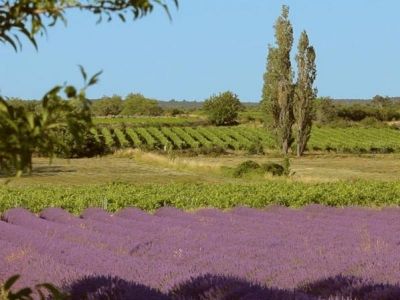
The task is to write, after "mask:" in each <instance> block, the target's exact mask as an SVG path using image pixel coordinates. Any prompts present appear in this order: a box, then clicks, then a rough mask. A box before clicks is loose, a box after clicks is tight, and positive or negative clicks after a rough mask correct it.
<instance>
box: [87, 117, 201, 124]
mask: <svg viewBox="0 0 400 300" xmlns="http://www.w3.org/2000/svg"><path fill="white" fill-rule="evenodd" d="M93 123H94V124H96V125H100V124H103V125H104V124H114V125H115V124H122V123H124V124H126V125H129V126H168V125H170V126H171V125H174V126H191V125H197V124H203V123H204V119H202V118H199V117H196V116H188V117H164V116H161V117H147V116H143V117H142V116H137V117H94V118H93Z"/></svg>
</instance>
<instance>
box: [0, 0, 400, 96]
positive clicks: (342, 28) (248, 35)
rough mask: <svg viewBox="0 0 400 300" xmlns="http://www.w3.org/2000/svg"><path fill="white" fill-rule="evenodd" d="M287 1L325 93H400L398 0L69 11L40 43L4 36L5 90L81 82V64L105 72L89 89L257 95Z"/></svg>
mask: <svg viewBox="0 0 400 300" xmlns="http://www.w3.org/2000/svg"><path fill="white" fill-rule="evenodd" d="M282 4H287V5H289V6H290V19H291V21H292V24H293V27H294V32H295V44H294V51H293V56H294V54H295V50H296V48H297V40H298V37H299V34H300V33H301V31H302V30H304V29H305V30H307V32H308V35H309V38H310V41H311V43H312V44H313V45H314V47H315V49H316V53H317V68H318V76H317V81H316V86H317V88H318V90H319V95H321V96H331V97H334V98H369V97H372V96H374V95H376V94H382V95H388V96H400V19H399V11H400V1H398V0H293V1H278V0H180V8H179V10H178V11H176V10H175V9H172V14H173V22H172V23H171V22H169V20H168V18H167V17H166V15H165V14H164V13H163V12H162V11H161V10H156V11H155V12H154V13H153V14H152V15H150V16H148V17H145V18H144V19H142V20H139V21H135V22H131V21H128V22H127V23H122V22H120V21H119V20H118V19H115V20H114V21H113V22H111V23H102V24H100V25H96V24H95V23H96V18H95V17H94V16H91V15H89V14H85V13H69V14H68V21H69V23H68V25H67V27H64V26H63V25H61V24H60V25H58V26H56V27H55V28H50V29H49V30H48V36H47V37H43V38H40V41H39V51H38V52H37V51H35V49H34V48H33V47H32V46H31V45H29V44H28V42H26V41H24V47H23V50H22V51H21V52H18V53H15V52H14V51H13V50H12V48H11V47H10V46H5V45H2V44H0V61H1V63H0V94H1V95H2V96H15V97H22V98H39V97H41V96H42V95H43V94H44V93H45V92H46V91H47V90H48V89H49V88H50V87H52V86H53V85H55V84H62V83H64V82H68V83H73V84H77V85H79V84H81V77H80V73H79V71H78V68H77V65H78V64H82V65H83V66H84V67H85V68H86V69H87V71H88V72H89V73H94V72H96V71H99V70H103V71H104V73H103V75H102V76H101V81H100V83H99V84H98V85H96V86H95V87H93V88H91V89H90V90H89V92H88V95H89V97H101V96H102V95H112V94H119V95H122V96H125V95H127V94H128V93H130V92H140V93H143V94H144V95H146V96H148V97H154V98H157V99H162V100H169V99H177V100H182V99H186V100H204V99H205V98H207V97H208V96H210V95H211V94H214V93H218V92H221V91H225V90H232V91H233V92H235V93H236V94H238V95H239V97H240V98H241V99H242V100H245V101H249V100H250V101H258V100H259V99H260V95H261V89H262V84H263V80H262V75H263V73H264V71H265V63H266V55H267V46H268V44H271V43H273V42H274V36H273V24H274V22H275V20H276V18H277V17H278V15H279V14H280V10H281V5H282ZM294 67H296V66H295V64H294Z"/></svg>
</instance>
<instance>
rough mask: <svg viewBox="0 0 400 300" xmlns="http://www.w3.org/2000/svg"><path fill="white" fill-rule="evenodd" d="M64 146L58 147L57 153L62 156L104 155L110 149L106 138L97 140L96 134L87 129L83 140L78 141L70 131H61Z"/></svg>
mask: <svg viewBox="0 0 400 300" xmlns="http://www.w3.org/2000/svg"><path fill="white" fill-rule="evenodd" d="M60 137H61V140H62V143H63V146H60V147H58V148H57V150H56V152H55V154H56V155H57V156H58V157H62V158H81V157H94V156H98V155H104V154H106V153H107V152H109V151H110V149H108V147H107V145H106V144H105V142H104V140H97V139H96V138H95V136H94V135H93V134H92V133H91V132H90V131H86V132H85V133H84V134H83V137H82V140H81V141H77V140H76V139H74V137H73V136H72V134H70V133H69V132H64V133H60Z"/></svg>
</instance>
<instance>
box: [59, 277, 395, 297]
mask: <svg viewBox="0 0 400 300" xmlns="http://www.w3.org/2000/svg"><path fill="white" fill-rule="evenodd" d="M63 288H64V290H65V291H67V292H69V293H70V295H71V299H72V300H75V299H76V300H78V299H88V300H89V299H90V300H105V299H113V300H128V299H129V300H153V299H154V300H155V299H160V300H164V299H165V300H189V299H190V300H236V299H237V300H239V299H245V300H259V299H271V300H273V299H295V300H303V299H304V300H306V299H307V300H311V299H315V300H316V299H358V300H359V299H371V300H378V299H379V300H392V299H393V300H394V299H400V286H398V285H389V284H375V283H373V282H367V281H365V280H363V279H360V278H356V277H345V276H341V275H339V276H336V277H332V278H328V279H325V280H320V281H317V282H313V283H310V284H307V285H305V286H303V287H300V288H297V289H296V290H290V291H289V290H281V289H274V288H268V287H263V286H261V285H258V284H254V283H251V282H248V281H245V280H242V279H238V278H234V277H228V276H219V275H210V274H209V275H204V276H200V277H197V278H194V279H191V280H189V281H186V282H183V283H181V284H179V285H178V286H176V287H175V288H173V289H172V290H171V291H170V292H169V293H168V294H165V293H161V292H160V291H157V290H155V289H152V288H150V287H147V286H144V285H141V284H137V283H134V282H129V281H126V280H123V279H120V278H116V277H107V276H99V277H84V278H81V279H79V280H77V281H74V282H72V283H70V284H65V285H64V287H63Z"/></svg>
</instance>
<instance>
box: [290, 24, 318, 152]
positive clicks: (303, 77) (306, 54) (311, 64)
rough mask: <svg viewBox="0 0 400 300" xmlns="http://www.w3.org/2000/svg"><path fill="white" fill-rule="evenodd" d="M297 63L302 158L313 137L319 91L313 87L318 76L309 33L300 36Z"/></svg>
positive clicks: (297, 114) (298, 138) (296, 108)
mask: <svg viewBox="0 0 400 300" xmlns="http://www.w3.org/2000/svg"><path fill="white" fill-rule="evenodd" d="M296 61H297V68H298V72H297V84H296V90H295V91H296V92H295V97H294V106H293V108H294V116H295V120H296V121H295V127H296V142H297V151H296V152H297V156H302V155H303V153H304V151H305V149H306V146H307V142H308V140H309V139H310V136H311V127H312V119H313V112H314V101H315V98H316V95H317V90H316V89H315V88H314V87H313V85H314V81H315V78H316V75H317V69H316V65H315V51H314V48H313V47H312V46H310V43H309V40H308V36H307V33H306V32H305V31H303V32H302V33H301V36H300V40H299V45H298V53H297V55H296Z"/></svg>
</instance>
